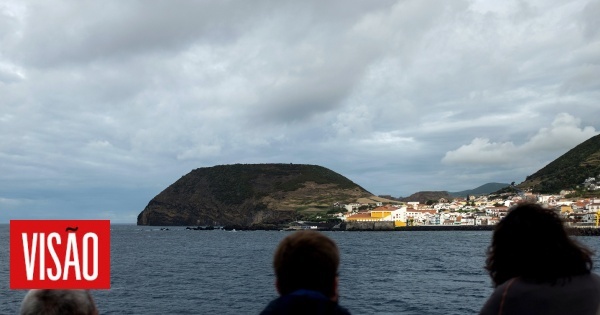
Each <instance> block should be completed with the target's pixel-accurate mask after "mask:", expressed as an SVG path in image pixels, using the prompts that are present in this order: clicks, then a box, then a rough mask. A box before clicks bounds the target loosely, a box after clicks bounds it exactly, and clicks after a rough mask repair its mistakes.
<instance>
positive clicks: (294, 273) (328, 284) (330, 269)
mask: <svg viewBox="0 0 600 315" xmlns="http://www.w3.org/2000/svg"><path fill="white" fill-rule="evenodd" d="M339 264H340V254H339V250H338V248H337V246H336V245H335V243H334V242H333V241H332V240H331V239H329V238H328V237H326V236H325V235H323V234H321V233H319V232H315V231H298V232H294V233H293V234H291V235H289V236H287V237H286V238H285V239H283V240H282V241H281V243H280V244H279V246H278V247H277V249H276V251H275V255H274V258H273V267H274V269H275V276H276V277H277V283H278V288H279V293H280V294H282V295H284V294H288V293H291V292H294V291H296V290H299V289H307V290H315V291H319V292H321V293H323V294H324V295H326V296H328V297H331V296H333V295H334V294H335V278H336V277H337V270H338V266H339Z"/></svg>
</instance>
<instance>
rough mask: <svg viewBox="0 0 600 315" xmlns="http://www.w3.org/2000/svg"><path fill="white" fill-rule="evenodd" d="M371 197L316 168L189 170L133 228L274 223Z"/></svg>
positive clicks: (264, 166)
mask: <svg viewBox="0 0 600 315" xmlns="http://www.w3.org/2000/svg"><path fill="white" fill-rule="evenodd" d="M374 197H375V196H373V195H372V194H371V193H369V192H368V191H366V190H365V189H364V188H362V187H360V186H358V185H357V184H355V183H354V182H352V181H351V180H349V179H348V178H346V177H344V176H342V175H340V174H338V173H336V172H334V171H332V170H329V169H327V168H325V167H322V166H318V165H305V164H235V165H218V166H213V167H205V168H198V169H195V170H193V171H191V172H190V173H188V174H187V175H185V176H183V177H181V178H180V179H179V180H178V181H176V182H175V183H173V184H172V185H170V186H169V187H167V188H166V189H165V190H164V191H162V192H161V193H160V194H158V195H157V196H156V197H154V198H153V199H152V200H151V201H150V202H149V203H148V205H147V206H146V208H145V209H144V210H143V211H142V212H141V213H140V214H139V216H138V224H140V225H234V224H235V225H242V226H250V225H255V224H275V223H281V222H285V221H289V220H294V219H296V218H297V217H298V213H299V212H303V211H311V210H329V209H330V208H331V207H332V205H333V204H334V203H336V202H340V203H352V202H356V201H357V200H359V199H360V198H374Z"/></svg>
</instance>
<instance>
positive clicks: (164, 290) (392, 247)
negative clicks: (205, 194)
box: [0, 225, 600, 314]
mask: <svg viewBox="0 0 600 315" xmlns="http://www.w3.org/2000/svg"><path fill="white" fill-rule="evenodd" d="M289 233H291V232H278V231H237V232H236V231H220V230H217V231H193V230H185V229H184V228H183V227H170V228H169V230H168V231H162V230H160V228H159V227H139V226H135V225H113V226H112V231H111V282H112V284H111V289H110V290H95V291H92V294H93V296H94V298H95V300H96V303H97V305H98V308H99V310H100V314H258V313H259V312H260V311H261V310H262V309H263V308H264V307H265V305H267V304H268V303H269V301H270V300H272V299H274V298H276V296H277V294H276V291H275V287H274V275H273V270H272V255H273V251H274V249H275V247H276V246H277V244H278V242H279V241H280V240H281V239H282V238H283V237H285V236H286V235H288V234H289ZM325 234H327V235H328V236H330V237H331V238H332V239H334V240H335V241H336V242H337V244H338V246H339V248H340V250H341V255H342V257H341V266H340V304H341V305H343V306H344V307H346V308H348V309H349V310H350V311H351V312H352V313H353V314H477V312H478V311H479V309H480V308H481V306H482V305H483V303H484V302H485V300H486V298H487V297H488V296H489V294H490V293H491V292H492V288H491V282H490V280H489V277H488V276H487V274H486V273H485V270H484V268H483V266H484V263H485V251H486V248H487V246H488V245H489V242H490V238H491V232H490V231H411V232H325ZM579 239H580V240H581V241H582V242H583V243H585V244H587V245H588V246H589V247H591V248H592V249H595V250H598V249H600V238H598V237H580V238H579ZM0 246H1V247H0V314H17V312H18V309H19V306H20V302H21V300H22V299H23V296H24V295H25V293H26V291H23V290H16V291H11V290H9V267H8V264H9V248H8V247H9V226H8V225H0ZM595 263H596V266H598V265H600V262H599V261H598V257H596V258H595ZM595 269H596V270H597V267H596V268H595Z"/></svg>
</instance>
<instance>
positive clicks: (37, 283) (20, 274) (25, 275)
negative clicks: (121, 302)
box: [10, 220, 110, 290]
mask: <svg viewBox="0 0 600 315" xmlns="http://www.w3.org/2000/svg"><path fill="white" fill-rule="evenodd" d="M10 288H11V289H13V290H14V289H110V221H109V220H11V221H10Z"/></svg>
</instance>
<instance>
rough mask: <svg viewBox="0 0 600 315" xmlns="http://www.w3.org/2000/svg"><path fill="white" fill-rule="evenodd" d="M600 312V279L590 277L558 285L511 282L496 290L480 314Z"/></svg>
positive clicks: (557, 282)
mask: <svg viewBox="0 0 600 315" xmlns="http://www.w3.org/2000/svg"><path fill="white" fill-rule="evenodd" d="M599 310H600V276H598V275H597V274H595V273H589V274H584V275H579V276H573V277H567V278H561V279H558V281H556V283H554V284H552V283H548V282H545V283H536V282H533V281H526V280H523V279H520V278H513V279H510V280H508V281H506V282H504V283H503V284H501V285H499V286H498V287H497V288H496V289H495V290H494V292H493V293H492V295H491V296H490V298H489V299H488V301H487V302H486V304H485V305H484V306H483V308H482V309H481V312H480V314H482V315H488V314H489V315H491V314H494V315H496V314H500V313H501V314H513V315H519V314H528V315H536V314H540V315H541V314H545V315H554V314H556V315H558V314H580V315H588V314H589V315H597V314H598V311H599Z"/></svg>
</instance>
